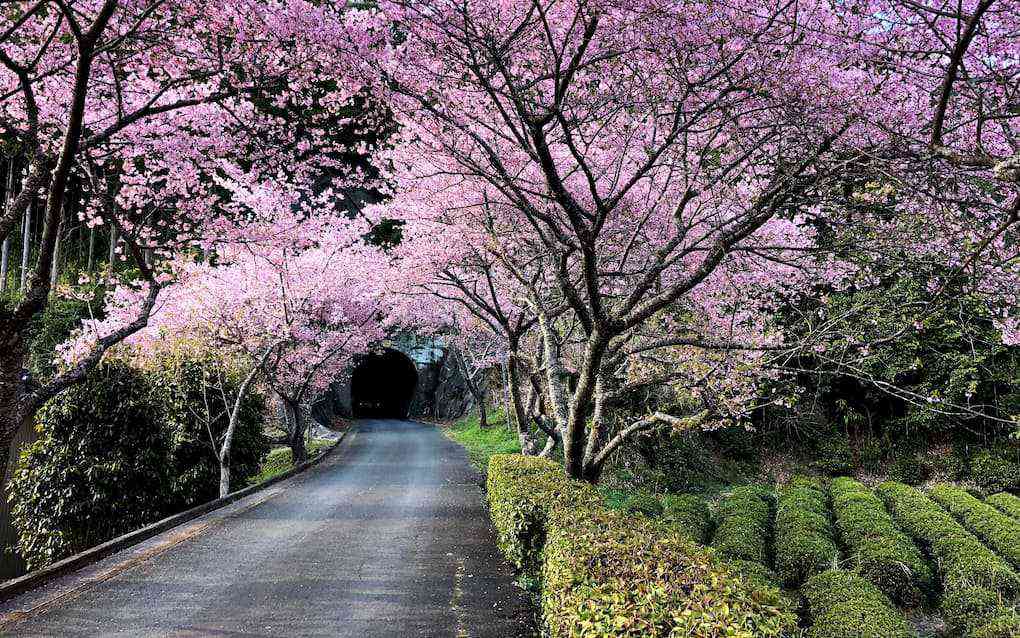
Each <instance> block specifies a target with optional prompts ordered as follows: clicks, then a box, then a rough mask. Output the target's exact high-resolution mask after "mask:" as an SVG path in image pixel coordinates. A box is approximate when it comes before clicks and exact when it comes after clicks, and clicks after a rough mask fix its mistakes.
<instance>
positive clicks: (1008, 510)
mask: <svg viewBox="0 0 1020 638" xmlns="http://www.w3.org/2000/svg"><path fill="white" fill-rule="evenodd" d="M985 501H986V502H988V503H991V504H992V505H994V506H995V507H997V508H999V511H1000V512H1002V513H1004V514H1008V515H1009V516H1012V517H1013V518H1014V519H1015V520H1018V521H1020V497H1017V496H1014V495H1012V494H1010V493H1009V492H999V493H998V494H993V495H991V496H989V497H988V498H986V499H985Z"/></svg>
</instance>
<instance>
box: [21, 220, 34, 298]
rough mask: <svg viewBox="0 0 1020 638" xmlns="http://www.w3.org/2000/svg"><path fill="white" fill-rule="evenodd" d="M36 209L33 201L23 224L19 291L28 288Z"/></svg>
mask: <svg viewBox="0 0 1020 638" xmlns="http://www.w3.org/2000/svg"><path fill="white" fill-rule="evenodd" d="M34 208H35V201H34V200H33V201H32V203H31V204H29V205H28V208H26V209H25V217H24V221H22V224H21V279H19V280H18V289H19V290H20V291H21V292H25V288H26V287H27V286H28V254H29V252H30V251H31V249H32V210H33V209H34Z"/></svg>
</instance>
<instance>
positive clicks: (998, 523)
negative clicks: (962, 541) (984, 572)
mask: <svg viewBox="0 0 1020 638" xmlns="http://www.w3.org/2000/svg"><path fill="white" fill-rule="evenodd" d="M931 495H932V497H933V498H934V499H935V500H936V501H938V502H939V503H941V504H942V506H943V507H945V508H946V509H947V510H949V511H950V513H952V514H953V516H955V517H956V518H957V519H959V520H960V521H961V522H962V523H963V526H964V527H966V528H967V529H968V530H970V531H971V532H973V533H974V534H976V535H977V536H978V537H979V538H981V539H983V540H984V541H985V542H986V543H988V544H989V545H990V546H991V547H992V549H994V550H995V551H996V552H998V554H999V555H1000V556H1002V557H1003V558H1005V559H1006V560H1008V561H1009V562H1010V563H1012V564H1013V565H1014V566H1020V522H1017V521H1014V520H1013V519H1012V518H1010V517H1008V516H1006V515H1005V514H1003V513H1002V512H1000V511H999V510H997V509H995V508H994V507H992V506H991V505H989V504H987V503H982V502H981V501H980V500H979V499H977V498H976V497H974V496H972V495H970V494H968V493H967V492H966V491H964V490H962V489H960V488H958V487H954V486H952V485H946V484H940V485H936V486H934V487H932V489H931Z"/></svg>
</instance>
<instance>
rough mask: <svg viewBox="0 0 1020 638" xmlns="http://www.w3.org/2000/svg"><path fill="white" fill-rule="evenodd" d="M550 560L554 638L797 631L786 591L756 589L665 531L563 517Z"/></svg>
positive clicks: (577, 512) (575, 513) (601, 517)
mask: <svg viewBox="0 0 1020 638" xmlns="http://www.w3.org/2000/svg"><path fill="white" fill-rule="evenodd" d="M544 558H545V560H544V566H543V570H542V577H543V585H544V590H543V594H542V610H543V616H544V618H545V624H546V628H547V630H548V634H549V636H550V637H551V638H567V637H570V638H573V637H580V636H583V637H584V638H611V637H612V638H615V637H627V636H631V637H635V638H637V637H641V638H655V637H667V636H699V637H703V638H714V637H720V638H721V637H723V636H727V637H730V636H732V637H744V638H752V637H754V638H758V637H761V638H767V637H770V636H785V635H789V633H790V632H792V631H794V630H795V629H796V615H795V614H794V613H793V610H792V609H791V608H790V606H789V603H788V602H787V601H786V600H784V599H783V597H782V596H781V595H780V593H779V591H778V590H776V589H775V588H773V587H766V588H758V587H755V586H754V585H753V584H751V583H750V582H749V581H748V580H747V579H745V578H744V577H742V576H740V575H739V574H737V573H735V572H731V571H729V570H727V569H726V567H725V566H724V565H723V564H721V563H720V562H719V561H717V560H716V559H714V558H713V556H712V553H711V552H709V551H707V550H706V549H705V548H703V547H700V546H698V545H696V544H695V543H694V542H692V541H691V540H690V539H689V538H688V537H687V536H686V535H685V534H683V533H681V532H680V531H679V530H677V529H676V528H675V527H673V526H672V525H670V524H668V523H666V522H660V521H654V520H651V519H648V518H644V517H628V516H625V515H624V514H623V513H621V512H611V511H607V510H605V509H604V508H602V507H599V506H597V505H594V506H593V505H588V506H585V505H583V504H582V505H570V506H567V507H555V508H553V510H552V513H551V518H550V520H549V523H548V538H547V541H546V548H545V557H544Z"/></svg>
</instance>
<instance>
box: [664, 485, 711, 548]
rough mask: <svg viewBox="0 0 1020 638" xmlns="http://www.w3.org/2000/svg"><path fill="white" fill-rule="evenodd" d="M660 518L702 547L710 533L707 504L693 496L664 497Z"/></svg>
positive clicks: (675, 495)
mask: <svg viewBox="0 0 1020 638" xmlns="http://www.w3.org/2000/svg"><path fill="white" fill-rule="evenodd" d="M662 518H663V520H665V521H667V522H669V523H671V524H672V525H673V526H674V527H676V528H677V529H678V530H680V531H681V532H684V533H685V534H687V535H688V536H689V537H690V538H691V540H693V541H694V542H696V543H700V544H702V545H704V544H705V543H707V542H708V537H709V535H710V534H711V532H712V513H711V512H710V511H709V509H708V504H707V503H705V501H704V500H703V499H701V498H699V497H697V496H694V495H693V494H670V495H668V496H664V497H663V499H662Z"/></svg>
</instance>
